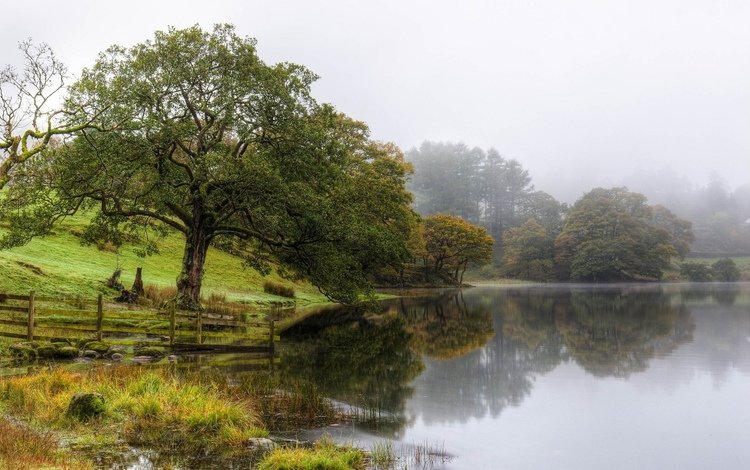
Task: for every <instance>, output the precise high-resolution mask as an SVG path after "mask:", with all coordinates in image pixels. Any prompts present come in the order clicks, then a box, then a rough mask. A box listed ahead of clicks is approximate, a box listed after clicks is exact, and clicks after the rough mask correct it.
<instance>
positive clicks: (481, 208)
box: [406, 142, 567, 245]
mask: <svg viewBox="0 0 750 470" xmlns="http://www.w3.org/2000/svg"><path fill="white" fill-rule="evenodd" d="M406 159H407V160H408V161H409V162H411V163H412V165H414V174H413V175H412V177H411V179H410V181H409V184H408V186H407V187H408V189H409V190H410V191H411V192H412V193H414V209H415V210H416V211H417V212H418V213H419V214H422V215H432V214H439V213H445V214H453V215H457V216H460V217H461V218H463V219H464V220H466V221H467V222H470V223H473V224H479V225H482V226H483V227H485V228H486V229H487V231H488V232H489V234H490V235H491V236H492V237H493V238H494V239H495V242H496V244H498V245H499V244H501V243H502V233H503V232H504V231H505V230H506V229H508V228H510V227H515V226H517V225H520V224H522V223H523V222H525V221H526V220H528V219H529V218H533V219H535V220H536V221H537V222H538V223H539V224H540V225H542V226H543V227H545V229H547V230H549V231H550V232H557V231H559V230H560V229H561V227H562V221H563V216H564V214H565V213H566V211H567V206H566V205H565V204H563V203H560V202H558V201H557V200H555V198H553V197H552V196H550V195H549V194H547V193H545V192H543V191H536V190H535V189H534V185H533V184H532V183H531V176H530V175H529V172H528V170H526V169H524V168H523V166H521V164H520V163H519V162H518V161H516V160H513V159H506V158H504V157H503V156H501V155H500V154H499V153H498V152H497V151H496V150H495V149H489V150H486V151H485V150H483V149H480V148H477V147H474V148H470V147H468V146H467V145H465V144H462V143H450V142H425V143H423V144H422V145H421V146H420V147H419V148H418V149H413V150H411V151H409V152H407V153H406Z"/></svg>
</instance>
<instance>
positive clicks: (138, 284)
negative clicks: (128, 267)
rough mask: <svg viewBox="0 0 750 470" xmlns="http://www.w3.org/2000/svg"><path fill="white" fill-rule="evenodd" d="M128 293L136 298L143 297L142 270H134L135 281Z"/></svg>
mask: <svg viewBox="0 0 750 470" xmlns="http://www.w3.org/2000/svg"><path fill="white" fill-rule="evenodd" d="M130 291H131V292H133V293H135V294H136V295H138V296H141V295H143V292H144V291H143V268H136V270H135V281H133V287H132V288H131V289H130Z"/></svg>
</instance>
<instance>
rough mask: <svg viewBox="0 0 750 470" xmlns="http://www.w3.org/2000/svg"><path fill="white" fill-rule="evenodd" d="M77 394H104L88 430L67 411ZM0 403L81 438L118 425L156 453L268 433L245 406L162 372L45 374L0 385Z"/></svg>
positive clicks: (202, 385)
mask: <svg viewBox="0 0 750 470" xmlns="http://www.w3.org/2000/svg"><path fill="white" fill-rule="evenodd" d="M80 391H85V392H97V393H101V394H102V395H103V396H104V399H105V406H106V411H105V413H104V415H103V416H102V417H100V418H99V419H96V420H94V421H93V422H90V423H86V424H85V425H84V424H81V423H78V422H76V421H75V419H74V418H71V417H69V416H68V415H67V414H66V409H67V406H68V404H69V402H70V399H71V398H72V396H73V395H74V394H75V393H77V392H80ZM1 398H2V400H3V401H4V403H5V405H6V409H7V410H8V411H9V412H12V413H13V414H15V415H17V416H19V417H21V418H23V419H25V420H27V421H29V422H32V423H38V424H39V425H42V426H46V427H49V428H52V429H67V430H75V431H77V432H84V433H85V432H94V433H99V432H112V429H113V425H115V428H116V429H118V430H119V432H120V433H121V434H122V437H124V438H125V439H126V441H128V442H129V443H131V444H138V445H146V446H149V447H153V448H156V449H159V448H164V447H169V448H175V446H176V447H177V448H179V449H181V450H182V451H184V452H189V451H198V450H200V451H211V450H215V449H218V448H220V447H223V446H228V447H233V446H238V445H239V444H241V443H242V442H244V441H246V440H247V439H248V438H250V437H258V436H265V435H267V433H266V432H265V431H264V430H263V429H261V428H260V421H259V419H258V417H257V416H256V415H255V413H254V412H253V411H252V406H251V404H250V403H249V402H247V401H244V400H241V399H240V398H238V397H237V396H235V395H233V394H231V393H230V392H229V391H228V390H226V389H222V388H219V387H217V386H214V385H211V384H208V383H201V382H187V381H185V380H181V379H179V378H178V377H177V376H175V375H174V374H172V373H170V372H168V371H165V370H144V369H141V368H132V367H117V368H113V367H106V368H99V369H95V370H92V371H90V372H88V373H83V374H77V373H72V372H67V371H64V370H61V369H55V370H51V371H43V372H39V373H36V374H32V375H29V376H23V377H14V378H9V379H6V380H4V381H3V382H2V396H1Z"/></svg>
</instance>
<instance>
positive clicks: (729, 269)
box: [711, 258, 740, 282]
mask: <svg viewBox="0 0 750 470" xmlns="http://www.w3.org/2000/svg"><path fill="white" fill-rule="evenodd" d="M711 268H712V269H713V272H714V279H716V280H717V281H722V282H737V281H739V280H740V270H739V269H737V265H736V264H734V260H732V259H731V258H722V259H720V260H718V261H716V262H715V263H714V264H712V265H711Z"/></svg>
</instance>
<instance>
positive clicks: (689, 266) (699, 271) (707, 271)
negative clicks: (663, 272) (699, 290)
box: [680, 262, 711, 282]
mask: <svg viewBox="0 0 750 470" xmlns="http://www.w3.org/2000/svg"><path fill="white" fill-rule="evenodd" d="M680 273H681V274H682V275H683V276H685V277H686V278H687V279H688V280H689V281H693V282H706V281H710V280H711V268H710V267H709V266H708V265H707V264H704V263H691V262H688V263H682V265H681V266H680Z"/></svg>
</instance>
